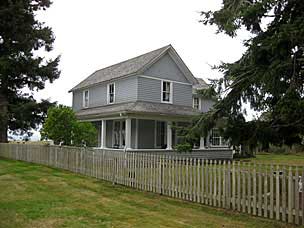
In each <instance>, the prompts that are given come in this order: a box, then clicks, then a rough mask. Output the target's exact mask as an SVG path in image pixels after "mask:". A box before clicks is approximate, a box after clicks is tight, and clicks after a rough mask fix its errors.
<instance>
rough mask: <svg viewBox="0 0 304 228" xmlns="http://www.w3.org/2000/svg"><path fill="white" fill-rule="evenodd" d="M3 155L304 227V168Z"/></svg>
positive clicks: (65, 154) (64, 153)
mask: <svg viewBox="0 0 304 228" xmlns="http://www.w3.org/2000/svg"><path fill="white" fill-rule="evenodd" d="M0 156H1V157H4V158H9V159H15V160H21V161H27V162H32V163H37V164H43V165H47V166H50V167H56V168H61V169H65V170H70V171H72V172H75V173H80V174H84V175H87V176H91V177H95V178H97V179H102V180H107V181H111V182H113V183H117V184H121V185H125V186H129V187H133V188H137V189H140V190H144V191H150V192H155V193H159V194H163V195H167V196H170V197H174V198H178V199H183V200H188V201H193V202H196V203H201V204H205V205H210V206H214V207H220V208H226V209H232V210H235V211H239V212H243V213H248V214H252V215H256V216H261V217H265V218H270V219H276V220H281V221H283V222H288V223H293V224H304V219H303V218H304V216H303V213H304V210H303V208H304V194H302V187H303V186H302V177H304V169H303V167H300V168H298V167H296V166H279V165H275V166H274V165H262V164H246V163H242V162H231V161H216V160H203V159H198V158H189V157H181V156H170V155H169V156H168V155H166V156H163V155H159V154H158V155H155V154H154V155H153V154H147V153H138V152H137V153H128V152H126V153H124V152H121V151H115V150H93V149H88V148H76V147H59V146H43V145H29V144H0Z"/></svg>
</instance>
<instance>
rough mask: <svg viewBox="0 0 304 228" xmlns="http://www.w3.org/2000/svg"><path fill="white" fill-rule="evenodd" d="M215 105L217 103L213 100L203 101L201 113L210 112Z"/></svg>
mask: <svg viewBox="0 0 304 228" xmlns="http://www.w3.org/2000/svg"><path fill="white" fill-rule="evenodd" d="M214 104H215V102H214V101H212V100H207V99H201V111H202V112H208V111H209V110H210V109H211V108H212V106H213V105H214Z"/></svg>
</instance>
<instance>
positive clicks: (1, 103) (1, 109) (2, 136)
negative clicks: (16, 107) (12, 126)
mask: <svg viewBox="0 0 304 228" xmlns="http://www.w3.org/2000/svg"><path fill="white" fill-rule="evenodd" d="M7 107H8V100H7V97H6V96H5V95H4V94H3V93H1V91H0V143H3V142H4V143H5V142H7V130H8V126H7V125H8V108H7Z"/></svg>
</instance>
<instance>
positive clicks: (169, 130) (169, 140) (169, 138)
mask: <svg viewBox="0 0 304 228" xmlns="http://www.w3.org/2000/svg"><path fill="white" fill-rule="evenodd" d="M171 125H172V122H169V121H167V148H166V149H167V150H172V128H171Z"/></svg>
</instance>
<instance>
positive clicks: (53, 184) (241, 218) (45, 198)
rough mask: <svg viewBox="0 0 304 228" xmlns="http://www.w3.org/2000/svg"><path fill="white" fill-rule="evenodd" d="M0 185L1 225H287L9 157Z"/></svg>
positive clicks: (2, 164)
mask: <svg viewBox="0 0 304 228" xmlns="http://www.w3.org/2000/svg"><path fill="white" fill-rule="evenodd" d="M0 189H1V190H0V227H5V228H10V227H14V228H17V227H123V228H127V227H148V228H149V227H153V228H155V227H174V228H178V227H189V228H190V227H265V228H267V227H277V228H280V227H292V226H288V225H286V224H283V223H280V222H276V221H272V220H266V219H263V218H257V217H253V216H249V215H245V214H239V213H235V212H231V211H225V210H222V209H216V208H212V207H207V206H202V205H198V204H194V203H188V202H183V201H180V200H175V199H170V198H167V197H164V196H160V195H157V194H152V193H145V192H140V191H136V190H134V189H130V188H126V187H123V186H118V185H116V186H113V185H112V184H110V183H108V182H104V181H99V180H96V179H94V178H89V177H84V176H80V175H76V174H73V173H70V172H66V171H61V170H58V169H52V168H48V167H44V166H40V165H34V164H29V163H24V162H18V161H11V160H3V159H1V160H0Z"/></svg>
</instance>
